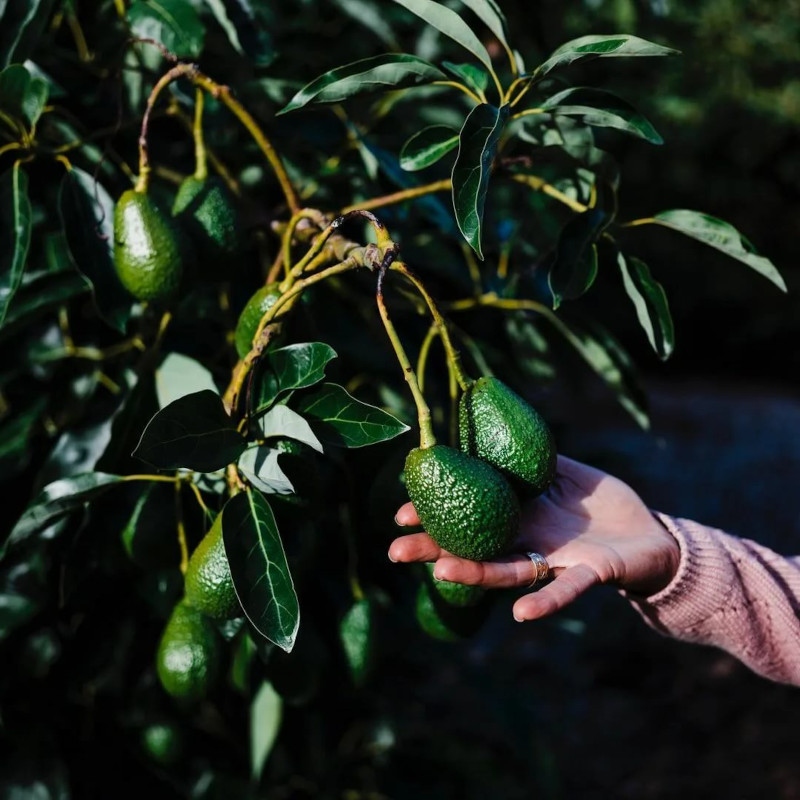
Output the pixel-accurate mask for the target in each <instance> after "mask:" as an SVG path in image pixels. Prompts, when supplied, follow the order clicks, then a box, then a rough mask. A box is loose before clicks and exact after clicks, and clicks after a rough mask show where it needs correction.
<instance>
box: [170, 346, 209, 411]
mask: <svg viewBox="0 0 800 800" xmlns="http://www.w3.org/2000/svg"><path fill="white" fill-rule="evenodd" d="M205 389H207V390H209V391H212V392H215V393H217V394H218V392H217V386H216V384H215V383H214V378H213V377H212V376H211V373H210V372H209V371H208V370H207V369H206V368H205V367H204V366H203V365H202V364H200V363H199V362H197V361H195V360H194V359H193V358H189V356H185V355H183V354H182V353H170V354H169V355H168V356H167V357H166V358H165V359H164V360H163V361H162V362H161V366H160V367H159V368H158V369H157V370H156V396H157V397H158V407H159V408H165V407H166V406H168V405H169V404H170V403H172V402H174V401H175V400H178V399H179V398H181V397H184V396H186V395H187V394H192V393H194V392H202V391H203V390H205Z"/></svg>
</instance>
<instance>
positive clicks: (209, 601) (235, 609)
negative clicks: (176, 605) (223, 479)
mask: <svg viewBox="0 0 800 800" xmlns="http://www.w3.org/2000/svg"><path fill="white" fill-rule="evenodd" d="M185 592H186V602H187V603H188V604H189V605H190V606H191V607H192V608H194V609H196V610H197V611H200V612H201V613H203V614H205V615H206V616H208V617H212V618H213V619H230V618H231V617H236V616H239V615H240V614H241V606H240V605H239V601H238V599H237V598H236V592H235V591H234V588H233V579H232V578H231V570H230V567H229V566H228V558H227V556H226V555H225V545H224V544H223V542H222V514H219V515H218V516H217V518H216V519H215V520H214V524H213V525H212V526H211V530H209V532H208V533H207V534H206V535H205V536H204V537H203V538H202V539H201V540H200V544H198V545H197V547H196V548H195V550H194V552H193V553H192V557H191V558H190V559H189V566H188V567H187V569H186V580H185Z"/></svg>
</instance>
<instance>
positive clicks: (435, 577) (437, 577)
mask: <svg viewBox="0 0 800 800" xmlns="http://www.w3.org/2000/svg"><path fill="white" fill-rule="evenodd" d="M433 579H434V580H435V581H443V580H444V578H440V577H439V576H438V575H437V574H436V572H435V571H434V573H433Z"/></svg>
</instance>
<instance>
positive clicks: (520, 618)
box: [514, 614, 525, 622]
mask: <svg viewBox="0 0 800 800" xmlns="http://www.w3.org/2000/svg"><path fill="white" fill-rule="evenodd" d="M514 622H525V620H524V619H522V617H518V616H517V615H516V614H514Z"/></svg>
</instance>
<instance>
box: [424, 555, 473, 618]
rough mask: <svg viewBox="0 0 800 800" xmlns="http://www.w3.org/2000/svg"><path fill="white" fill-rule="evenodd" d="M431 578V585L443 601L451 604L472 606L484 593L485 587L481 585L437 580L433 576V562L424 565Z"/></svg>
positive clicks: (462, 606)
mask: <svg viewBox="0 0 800 800" xmlns="http://www.w3.org/2000/svg"><path fill="white" fill-rule="evenodd" d="M425 566H426V567H427V569H428V574H429V576H430V579H431V586H433V588H434V589H435V590H436V591H437V592H438V593H439V596H440V597H441V598H442V600H444V601H445V603H448V604H449V605H451V606H458V607H460V608H464V607H467V606H474V605H475V604H476V603H479V602H480V601H481V598H482V597H483V596H484V595H485V594H486V589H484V588H483V587H482V586H467V585H466V584H465V583H455V582H454V581H437V580H436V578H434V577H433V570H434V566H435V565H434V564H432V563H428V564H426V565H425Z"/></svg>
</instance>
